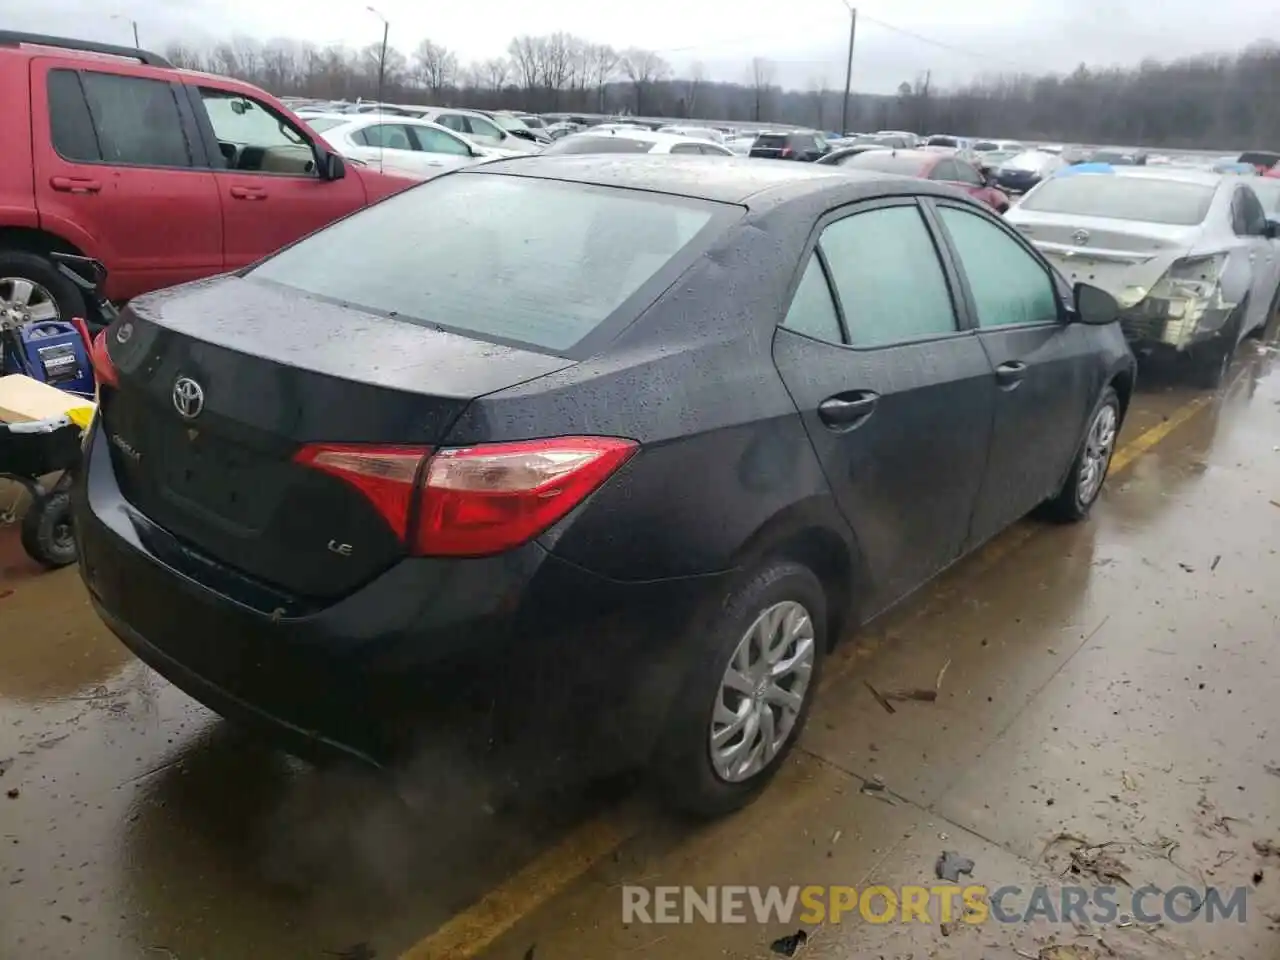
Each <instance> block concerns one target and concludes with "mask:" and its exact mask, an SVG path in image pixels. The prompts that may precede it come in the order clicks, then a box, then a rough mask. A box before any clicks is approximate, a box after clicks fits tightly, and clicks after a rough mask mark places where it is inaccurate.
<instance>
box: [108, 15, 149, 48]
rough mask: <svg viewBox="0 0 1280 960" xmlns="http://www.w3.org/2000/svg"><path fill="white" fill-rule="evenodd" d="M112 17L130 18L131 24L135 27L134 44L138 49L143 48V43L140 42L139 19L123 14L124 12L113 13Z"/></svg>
mask: <svg viewBox="0 0 1280 960" xmlns="http://www.w3.org/2000/svg"><path fill="white" fill-rule="evenodd" d="M111 19H112V20H128V21H129V26H131V27H133V45H134V46H135V47H136V48H138V49H141V48H142V44H140V43H139V42H138V21H137V20H132V19H130V18H129V17H126V16H123V15H122V14H119V13H113V14H112V15H111Z"/></svg>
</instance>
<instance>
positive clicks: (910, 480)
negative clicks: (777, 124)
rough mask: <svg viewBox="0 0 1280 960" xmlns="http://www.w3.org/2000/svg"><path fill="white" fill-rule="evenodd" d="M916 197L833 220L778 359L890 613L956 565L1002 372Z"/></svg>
mask: <svg viewBox="0 0 1280 960" xmlns="http://www.w3.org/2000/svg"><path fill="white" fill-rule="evenodd" d="M954 283H955V278H954V275H953V274H952V273H951V271H950V268H949V267H947V266H946V265H944V262H943V261H942V260H941V259H940V258H939V253H938V248H937V246H936V242H935V238H934V236H933V234H932V232H931V230H930V228H929V226H928V224H927V222H926V220H925V218H924V216H923V215H922V213H921V210H920V208H919V207H918V205H917V204H916V203H915V202H914V201H912V200H893V201H880V202H876V203H872V204H867V205H859V206H856V207H853V208H846V209H843V210H840V211H837V212H835V213H833V214H832V215H831V216H830V217H829V218H828V219H827V220H826V221H824V222H823V223H822V224H821V230H820V236H819V239H818V242H817V244H816V246H815V247H814V251H813V253H812V255H810V256H809V258H808V261H807V264H806V266H805V268H804V272H803V275H802V277H801V278H800V279H799V281H798V288H797V290H796V293H795V296H794V298H793V301H792V303H791V307H790V309H789V311H788V313H787V316H786V319H785V321H784V323H783V325H782V326H781V327H780V328H779V330H778V333H777V335H776V337H775V340H774V360H775V363H776V364H777V367H778V371H779V373H780V374H781V375H782V379H783V381H784V382H785V384H786V386H787V389H788V390H789V391H790V392H791V396H792V398H793V399H794V400H795V402H796V405H797V407H798V408H799V409H800V411H801V414H802V416H803V418H804V423H805V428H806V430H807V431H808V434H809V438H810V440H811V441H812V442H813V447H814V450H815V451H816V452H817V455H818V458H819V460H820V461H821V463H822V465H823V468H824V470H825V471H826V475H827V479H828V481H829V482H830V484H831V487H832V490H833V491H834V494H835V497H836V500H837V502H838V503H839V505H840V508H841V510H842V512H843V513H844V515H845V517H846V519H847V520H848V521H849V523H850V525H851V526H852V527H853V529H854V531H855V533H856V535H857V538H858V542H859V545H860V547H861V550H862V552H863V554H864V555H865V557H866V560H867V563H868V566H869V568H870V570H871V575H872V577H873V578H874V581H875V582H874V584H873V585H872V590H873V597H870V598H868V601H869V602H870V603H871V605H872V606H871V609H873V610H879V609H882V608H883V607H885V606H887V605H888V604H890V603H892V602H893V601H895V600H897V599H899V598H900V597H902V596H904V595H905V594H906V593H908V592H909V591H911V590H912V589H914V588H915V587H917V586H919V585H920V584H921V583H922V582H923V581H924V580H926V579H927V578H928V577H930V576H932V575H933V574H935V573H937V572H938V571H939V570H940V569H942V567H944V566H946V565H947V564H948V563H950V562H951V561H953V560H954V559H956V557H957V556H959V554H960V551H961V549H962V548H963V546H964V544H965V541H966V538H967V536H968V531H969V523H970V518H971V515H972V512H973V508H974V504H975V502H976V499H977V495H978V490H979V486H980V484H981V481H982V472H983V467H984V464H985V462H986V457H987V443H988V440H989V439H990V434H991V417H992V406H993V403H994V392H995V391H994V390H993V388H992V386H991V380H992V373H991V366H990V364H989V363H988V361H987V357H986V354H985V353H984V352H983V350H982V347H981V346H980V345H979V343H978V338H977V336H976V335H975V334H974V333H973V332H972V331H971V330H967V329H965V327H964V325H963V324H961V323H959V322H958V314H957V310H956V300H955V299H953V297H952V293H951V290H952V289H953V287H954Z"/></svg>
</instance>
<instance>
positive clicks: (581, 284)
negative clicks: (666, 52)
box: [248, 174, 737, 352]
mask: <svg viewBox="0 0 1280 960" xmlns="http://www.w3.org/2000/svg"><path fill="white" fill-rule="evenodd" d="M494 210H501V211H503V214H502V216H501V217H494V215H493V211H494ZM735 210H737V208H735V207H731V206H728V205H725V204H716V203H709V202H706V201H700V200H689V199H685V198H676V197H670V196H663V195H659V194H653V193H646V192H641V191H631V190H618V189H611V188H603V187H592V186H587V185H584V184H578V183H565V182H560V181H555V180H540V179H535V178H532V177H513V176H502V175H498V174H454V175H450V176H445V177H439V178H437V179H435V180H430V181H428V182H427V183H425V184H423V185H422V186H419V187H415V188H414V189H412V190H407V191H405V192H404V193H402V194H399V195H397V196H395V197H393V198H391V199H390V200H387V201H385V202H383V203H379V204H376V205H375V206H372V207H368V208H366V209H365V210H362V211H360V212H359V213H356V214H355V215H354V216H351V217H348V218H347V219H345V220H341V221H339V222H338V223H335V224H333V225H332V226H330V227H328V228H327V229H325V230H322V231H320V232H319V233H316V234H313V235H312V236H310V237H308V238H306V239H305V240H303V241H301V242H300V243H297V244H295V245H294V246H292V247H289V248H287V249H285V250H282V251H281V252H280V253H278V254H277V255H276V256H274V257H272V258H271V259H269V260H267V261H265V262H264V263H262V264H261V265H260V266H258V267H257V268H255V269H253V270H251V271H250V272H249V274H248V276H249V277H252V278H257V279H262V280H270V281H274V282H276V283H280V284H284V285H286V286H289V287H292V288H294V289H297V290H300V291H302V292H303V293H307V294H311V295H313V296H318V297H323V298H325V299H328V300H331V301H334V302H338V303H343V304H349V305H351V306H354V307H357V308H360V309H364V310H369V311H372V312H374V313H381V314H386V315H389V316H394V317H395V318H396V319H398V320H403V321H406V322H409V323H418V324H421V325H423V326H432V327H434V326H440V327H445V328H447V329H451V330H457V331H460V332H463V333H468V334H473V335H476V336H479V337H481V338H483V339H496V340H503V341H510V342H515V343H520V344H525V345H529V346H533V347H536V348H538V349H543V350H549V351H553V352H560V351H565V350H569V349H571V348H572V347H573V346H574V344H576V343H577V342H578V341H579V340H581V339H582V338H583V337H585V336H587V334H589V333H590V332H591V331H592V330H594V329H595V328H596V327H597V326H599V325H600V323H602V322H603V321H604V320H605V318H606V317H608V316H609V315H610V314H612V313H613V312H614V311H615V310H616V309H617V308H618V307H619V306H621V305H622V303H623V302H624V301H625V300H627V298H629V297H630V296H631V295H632V294H634V293H635V292H636V291H637V290H639V289H640V287H641V286H643V285H644V284H645V283H646V282H647V281H648V280H650V279H652V278H653V277H654V276H655V275H656V274H658V273H659V272H660V271H662V270H663V269H664V268H667V267H668V266H670V265H671V264H672V261H673V260H675V259H676V258H677V257H678V256H679V254H680V253H681V252H682V251H683V250H684V249H685V248H686V247H687V246H688V245H689V244H690V242H691V241H693V240H694V238H695V237H697V236H698V235H699V233H700V232H701V231H702V230H703V229H704V228H707V227H708V225H709V224H711V221H712V218H713V217H714V216H715V215H716V214H718V213H719V214H724V215H729V216H731V215H732V213H733V212H734V211H735ZM672 269H673V270H674V267H673V268H672ZM671 279H672V280H674V279H675V277H674V276H672V277H671Z"/></svg>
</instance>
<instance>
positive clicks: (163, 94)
mask: <svg viewBox="0 0 1280 960" xmlns="http://www.w3.org/2000/svg"><path fill="white" fill-rule="evenodd" d="M172 78H173V72H172V71H168V70H162V69H157V68H152V67H144V66H140V65H134V64H121V65H120V66H119V67H113V69H112V71H110V72H107V71H103V70H97V69H86V61H85V60H84V59H71V58H58V57H36V58H34V59H32V61H31V111H32V138H33V141H34V142H33V144H32V147H33V154H34V159H35V191H36V205H37V207H38V209H39V213H40V222H41V225H42V226H43V227H45V229H47V230H49V231H51V232H53V233H56V234H59V235H61V236H64V237H67V238H68V239H69V240H71V241H72V242H74V243H75V244H76V245H77V246H78V247H80V249H82V250H84V251H85V252H86V253H89V254H91V255H92V256H95V257H98V258H99V259H101V260H102V261H103V263H105V264H106V266H107V269H108V271H109V272H110V273H109V279H108V281H107V290H106V293H107V295H108V296H109V297H111V298H112V299H113V300H127V299H129V298H130V297H133V296H136V295H137V294H140V293H146V292H147V291H149V290H155V289H157V288H159V287H165V286H169V285H171V284H175V283H183V282H185V281H187V280H194V279H197V278H199V277H204V276H208V275H210V274H213V273H217V272H218V271H220V270H221V269H222V217H221V213H220V210H219V206H218V193H217V187H216V185H215V184H214V179H213V174H212V172H211V171H210V169H209V165H208V158H207V157H206V155H205V153H204V150H203V147H202V145H201V143H200V140H199V138H198V137H197V136H196V133H195V123H194V118H193V116H192V113H191V110H190V107H189V106H188V105H187V103H186V99H185V97H183V96H182V88H181V86H180V85H178V84H175V83H173V82H172Z"/></svg>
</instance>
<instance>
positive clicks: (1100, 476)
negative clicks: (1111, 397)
mask: <svg viewBox="0 0 1280 960" xmlns="http://www.w3.org/2000/svg"><path fill="white" fill-rule="evenodd" d="M1118 424H1119V416H1118V415H1117V413H1116V408H1115V406H1114V405H1112V404H1110V403H1108V404H1105V405H1104V406H1103V407H1102V408H1101V409H1100V410H1099V411H1098V412H1097V413H1096V414H1094V417H1093V423H1091V424H1090V425H1089V432H1088V434H1086V436H1085V441H1084V458H1083V460H1082V462H1081V464H1080V480H1079V482H1078V483H1077V485H1076V496H1077V498H1078V500H1079V502H1080V503H1081V504H1082V505H1088V504H1090V503H1092V502H1093V500H1094V498H1095V497H1096V496H1097V495H1098V491H1099V489H1101V487H1102V481H1103V480H1104V479H1105V478H1106V476H1107V467H1108V466H1110V464H1111V454H1112V453H1113V452H1114V451H1115V446H1116V427H1117V425H1118Z"/></svg>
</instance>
